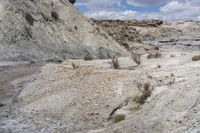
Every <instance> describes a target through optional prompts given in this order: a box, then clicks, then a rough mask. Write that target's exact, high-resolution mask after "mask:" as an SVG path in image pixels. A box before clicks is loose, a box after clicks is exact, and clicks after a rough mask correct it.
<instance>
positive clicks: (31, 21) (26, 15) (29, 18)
mask: <svg viewBox="0 0 200 133" xmlns="http://www.w3.org/2000/svg"><path fill="white" fill-rule="evenodd" d="M25 19H26V21H27V22H28V23H29V24H30V25H31V26H33V24H34V21H35V19H34V18H33V17H32V15H31V14H29V13H25Z"/></svg>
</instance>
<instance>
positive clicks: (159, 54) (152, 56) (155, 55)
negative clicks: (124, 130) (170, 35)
mask: <svg viewBox="0 0 200 133" xmlns="http://www.w3.org/2000/svg"><path fill="white" fill-rule="evenodd" d="M161 56H162V55H161V53H160V52H156V53H150V54H149V55H148V56H147V58H148V59H152V58H161Z"/></svg>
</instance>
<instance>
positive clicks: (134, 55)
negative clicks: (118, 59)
mask: <svg viewBox="0 0 200 133" xmlns="http://www.w3.org/2000/svg"><path fill="white" fill-rule="evenodd" d="M131 57H132V59H133V60H134V61H135V63H137V64H138V65H140V64H141V54H138V53H136V52H132V53H131Z"/></svg>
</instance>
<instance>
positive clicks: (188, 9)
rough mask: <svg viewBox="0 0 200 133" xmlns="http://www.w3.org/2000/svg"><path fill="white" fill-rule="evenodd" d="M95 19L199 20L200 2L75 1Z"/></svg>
mask: <svg viewBox="0 0 200 133" xmlns="http://www.w3.org/2000/svg"><path fill="white" fill-rule="evenodd" d="M75 6H76V7H77V8H78V9H79V10H80V11H81V12H83V13H84V14H85V15H87V16H88V17H90V18H96V19H164V20H200V0H77V3H76V4H75Z"/></svg>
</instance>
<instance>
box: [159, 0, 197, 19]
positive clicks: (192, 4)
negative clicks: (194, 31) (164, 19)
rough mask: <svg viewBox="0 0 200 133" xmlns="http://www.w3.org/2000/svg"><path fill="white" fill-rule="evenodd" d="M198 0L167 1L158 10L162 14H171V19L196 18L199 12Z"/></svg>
mask: <svg viewBox="0 0 200 133" xmlns="http://www.w3.org/2000/svg"><path fill="white" fill-rule="evenodd" d="M199 6H200V1H197V0H182V1H181V0H178V1H172V2H169V3H167V4H166V5H165V6H163V7H161V8H160V12H161V13H163V14H164V15H168V16H171V17H170V18H171V19H173V18H174V19H177V20H181V19H182V20H185V19H194V20H197V19H198V17H199V14H200V8H199Z"/></svg>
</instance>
